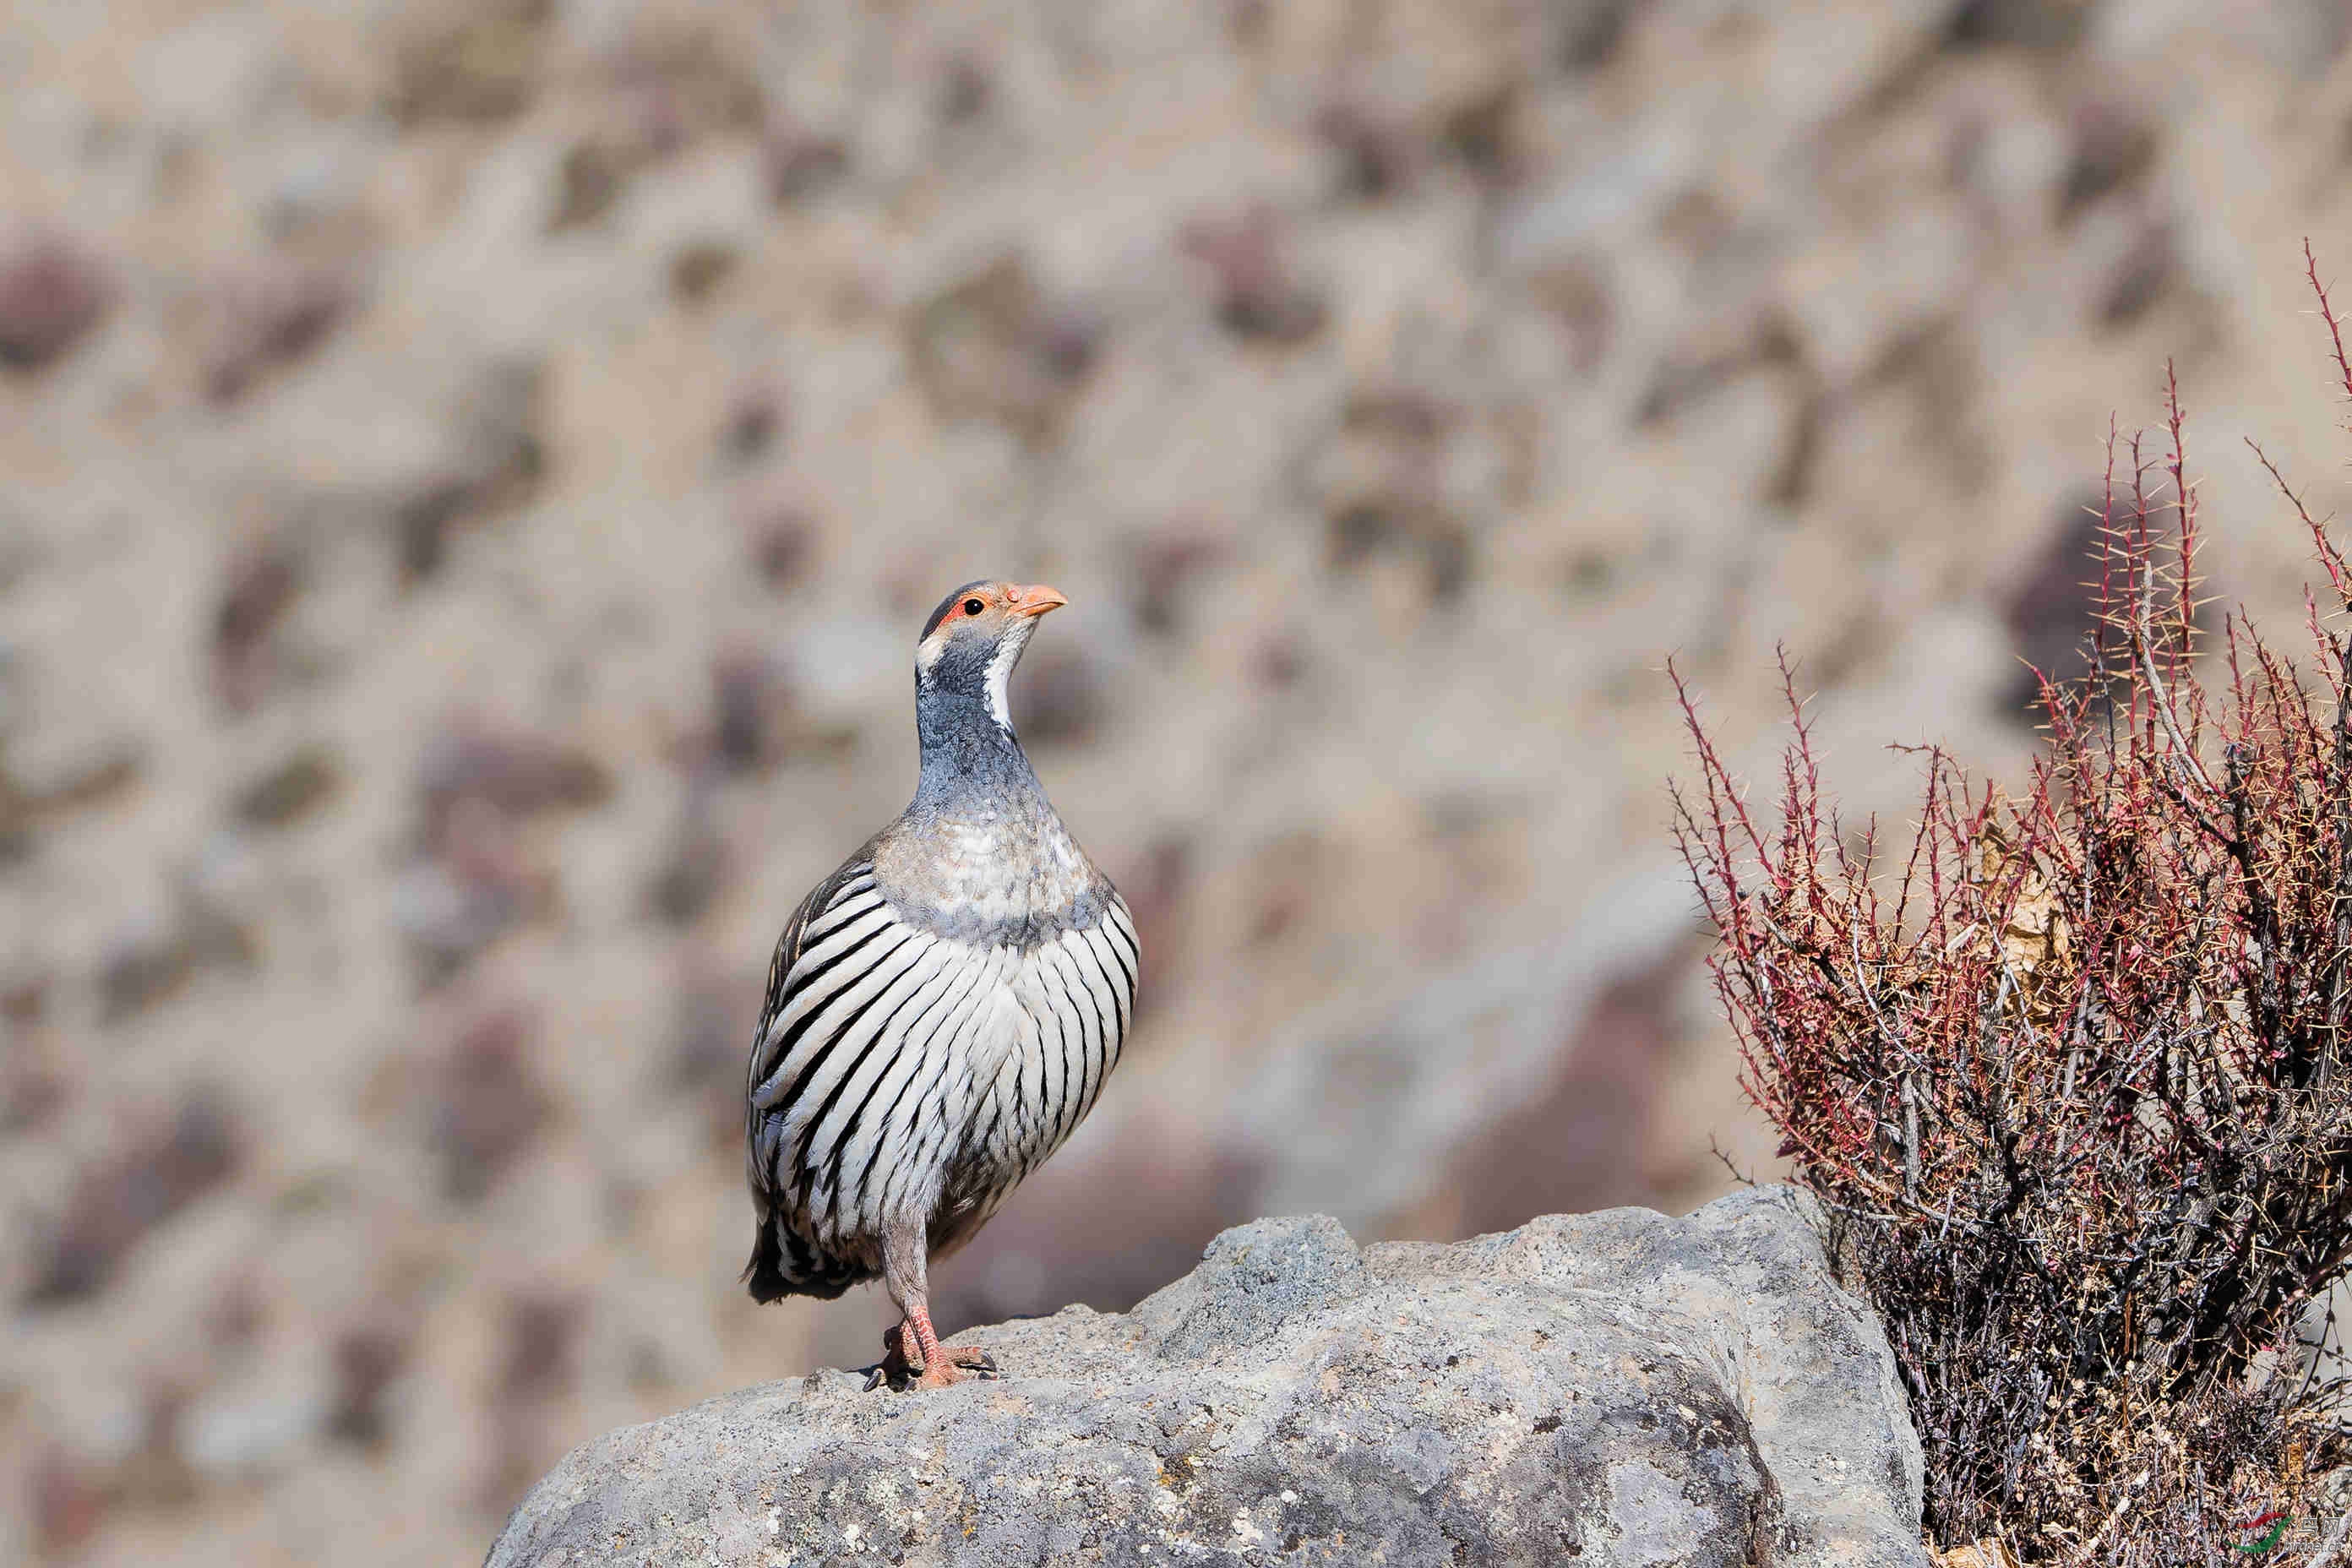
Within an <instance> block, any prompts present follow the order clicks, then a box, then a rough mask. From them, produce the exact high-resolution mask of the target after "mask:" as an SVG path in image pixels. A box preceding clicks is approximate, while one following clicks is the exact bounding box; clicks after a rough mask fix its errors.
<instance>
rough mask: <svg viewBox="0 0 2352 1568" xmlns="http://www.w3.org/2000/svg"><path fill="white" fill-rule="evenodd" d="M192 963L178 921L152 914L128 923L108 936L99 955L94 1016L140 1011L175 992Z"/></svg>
mask: <svg viewBox="0 0 2352 1568" xmlns="http://www.w3.org/2000/svg"><path fill="white" fill-rule="evenodd" d="M194 967H195V957H194V952H192V951H191V949H190V946H189V943H188V942H187V939H186V933H185V932H184V931H182V930H181V929H180V927H179V924H178V922H176V921H171V920H166V919H163V918H159V917H152V916H151V917H150V918H148V919H146V920H143V921H134V922H132V923H131V925H130V926H129V927H127V928H125V929H124V930H122V931H117V932H116V933H115V934H114V936H112V937H111V938H110V939H109V940H108V942H107V943H106V946H105V949H104V951H103V952H102V953H101V955H100V959H99V964H98V996H99V1016H100V1019H101V1020H102V1021H105V1022H109V1023H112V1022H116V1021H119V1020H121V1019H122V1018H125V1017H128V1016H130V1015H131V1014H133V1013H139V1012H143V1011H145V1010H146V1009H147V1008H149V1007H152V1006H153V1005H156V1004H157V1003H158V1002H161V1001H163V1000H164V999H165V998H166V997H168V996H170V995H171V994H173V992H175V991H177V990H178V989H179V988H180V987H181V985H183V984H185V983H186V981H187V978H188V975H189V973H190V972H191V971H192V970H193V969H194Z"/></svg>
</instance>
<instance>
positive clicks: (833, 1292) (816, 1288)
mask: <svg viewBox="0 0 2352 1568" xmlns="http://www.w3.org/2000/svg"><path fill="white" fill-rule="evenodd" d="M872 1277H873V1270H871V1269H869V1268H865V1267H863V1266H861V1265H860V1264H858V1263H856V1262H854V1261H852V1260H850V1259H847V1258H835V1257H834V1256H833V1255H832V1254H831V1253H828V1252H824V1251H823V1250H821V1249H819V1248H817V1247H813V1246H811V1245H810V1244H809V1243H808V1242H807V1241H805V1240H803V1238H802V1237H799V1236H796V1235H794V1234H793V1232H792V1231H790V1230H787V1229H786V1228H785V1227H784V1226H782V1225H780V1224H778V1223H777V1222H776V1221H774V1220H772V1219H769V1220H766V1221H764V1222H762V1223H761V1226H760V1238H759V1239H758V1240H757V1241H755V1242H753V1243H752V1244H751V1262H749V1263H747V1264H745V1265H744V1266H743V1283H744V1284H745V1285H746V1286H748V1287H750V1289H751V1300H754V1301H760V1302H768V1301H775V1300H782V1299H783V1298H784V1297H786V1296H814V1297H816V1298H817V1299H819V1300H826V1301H830V1300H833V1299H834V1298H835V1296H838V1295H840V1294H841V1293H842V1292H843V1291H844V1290H846V1289H849V1288H850V1287H851V1286H852V1285H855V1284H857V1283H858V1282H859V1281H861V1280H864V1279H871V1278H872Z"/></svg>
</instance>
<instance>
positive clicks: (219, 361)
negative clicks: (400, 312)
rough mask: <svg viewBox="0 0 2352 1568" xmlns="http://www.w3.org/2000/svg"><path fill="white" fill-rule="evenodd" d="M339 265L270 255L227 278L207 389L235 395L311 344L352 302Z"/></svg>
mask: <svg viewBox="0 0 2352 1568" xmlns="http://www.w3.org/2000/svg"><path fill="white" fill-rule="evenodd" d="M351 306H352V283H351V280H350V279H349V277H348V276H347V275H346V274H345V273H344V272H343V271H342V269H341V268H336V267H331V266H328V265H326V264H324V263H320V262H316V261H302V260H297V259H293V258H267V259H264V260H262V261H260V262H257V263H256V264H254V265H253V266H251V267H249V268H247V269H245V270H243V271H241V272H237V273H235V274H232V275H231V276H230V277H228V278H227V279H224V280H223V281H222V283H221V284H220V285H219V287H218V289H217V290H216V291H215V295H214V297H213V300H212V303H211V306H210V310H211V318H212V319H211V322H210V324H209V325H208V326H207V328H206V329H205V349H204V352H203V356H202V357H203V361H204V380H205V395H206V396H208V397H210V398H211V399H212V400H213V401H214V402H215V403H233V402H235V401H236V399H237V398H239V397H241V396H243V395H245V394H246V393H247V392H248V391H249V390H251V389H252V387H253V386H254V384H256V383H257V382H258V381H259V380H260V379H261V378H262V377H263V376H265V375H267V374H269V373H270V372H271V371H273V370H276V369H278V368H279V367H281V366H284V365H289V364H292V363H296V362H297V361H299V360H300V359H302V358H303V357H305V356H306V355H308V354H310V353H311V352H312V351H313V350H315V349H316V348H317V347H318V346H319V344H320V342H323V341H324V340H325V339H326V337H327V335H328V333H330V332H331V331H333V330H334V328H335V325H336V323H337V322H338V321H341V319H342V317H343V315H344V314H345V313H346V312H347V311H348V310H350V309H351Z"/></svg>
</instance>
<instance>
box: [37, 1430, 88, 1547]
mask: <svg viewBox="0 0 2352 1568" xmlns="http://www.w3.org/2000/svg"><path fill="white" fill-rule="evenodd" d="M26 1491H27V1493H28V1494H29V1495H28V1496H27V1498H26V1509H27V1511H28V1512H29V1514H30V1516H31V1518H30V1521H29V1522H30V1523H31V1526H32V1533H33V1543H34V1546H35V1548H36V1550H37V1551H38V1552H40V1553H41V1554H42V1555H43V1556H45V1557H51V1558H64V1557H66V1556H68V1555H69V1554H71V1553H72V1552H73V1551H74V1550H75V1549H76V1548H77V1547H79V1546H80V1545H82V1544H83V1543H84V1542H87V1541H88V1540H89V1538H90V1537H91V1536H92V1535H94V1534H96V1533H97V1531H98V1527H99V1525H100V1523H101V1522H102V1521H104V1520H105V1518H106V1512H107V1506H108V1498H107V1488H106V1485H105V1482H104V1479H103V1478H102V1477H101V1476H100V1472H99V1468H98V1467H97V1466H95V1465H93V1464H91V1463H89V1461H88V1460H86V1459H83V1458H80V1457H79V1456H77V1455H76V1454H74V1453H73V1452H72V1451H71V1450H70V1449H68V1447H66V1446H65V1445H64V1444H62V1443H60V1442H58V1440H57V1439H55V1438H49V1439H47V1440H45V1441H44V1442H43V1443H42V1444H41V1446H40V1448H39V1451H38V1452H37V1455H36V1456H35V1458H34V1459H33V1463H32V1475H31V1478H30V1479H29V1481H28V1483H27V1485H26Z"/></svg>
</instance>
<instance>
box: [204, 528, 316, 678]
mask: <svg viewBox="0 0 2352 1568" xmlns="http://www.w3.org/2000/svg"><path fill="white" fill-rule="evenodd" d="M301 585H302V562H301V557H300V555H299V553H298V552H296V550H295V549H294V548H293V546H292V545H291V544H290V543H289V542H287V541H286V540H284V539H283V538H269V539H266V540H263V541H261V542H257V543H256V544H253V545H250V546H248V547H247V548H246V549H243V550H240V551H239V552H236V554H235V555H234V556H232V557H231V558H230V561H229V564H228V570H227V572H226V580H225V582H224V583H223V584H222V586H221V596H220V602H219V604H218V605H217V607H216V608H215V610H214V612H213V638H212V668H213V690H214V692H215V695H216V696H217V697H218V698H219V699H220V701H221V704H222V706H224V707H226V709H228V710H229V711H231V712H232V713H243V712H247V711H250V710H252V709H253V708H254V706H255V705H256V704H257V703H258V702H259V701H260V700H261V698H262V695H263V693H264V692H266V691H267V690H268V687H269V684H270V681H271V678H272V676H273V675H274V674H275V660H274V659H273V658H272V657H271V648H270V634H271V633H272V632H273V631H274V630H275V629H276V627H277V626H278V622H279V621H280V620H282V619H283V618H284V617H285V615H286V612H287V610H288V609H289V608H290V607H292V605H293V603H294V600H295V596H296V595H297V594H298V593H299V591H300V589H301Z"/></svg>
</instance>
